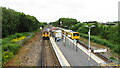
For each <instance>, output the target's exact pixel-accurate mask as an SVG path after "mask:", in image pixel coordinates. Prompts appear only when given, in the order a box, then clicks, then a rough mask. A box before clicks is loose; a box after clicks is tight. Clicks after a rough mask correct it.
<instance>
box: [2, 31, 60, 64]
mask: <svg viewBox="0 0 120 68" xmlns="http://www.w3.org/2000/svg"><path fill="white" fill-rule="evenodd" d="M41 33H42V31H41V32H38V33H36V34H35V37H33V38H32V39H30V40H28V41H27V42H26V43H25V44H24V45H23V46H22V47H21V48H20V49H19V51H18V53H17V54H16V55H15V56H14V57H13V58H12V59H11V60H9V61H8V62H6V64H4V65H3V66H60V64H59V62H58V59H57V57H56V55H55V53H54V51H53V48H52V46H51V44H50V42H49V40H43V39H42V37H41Z"/></svg>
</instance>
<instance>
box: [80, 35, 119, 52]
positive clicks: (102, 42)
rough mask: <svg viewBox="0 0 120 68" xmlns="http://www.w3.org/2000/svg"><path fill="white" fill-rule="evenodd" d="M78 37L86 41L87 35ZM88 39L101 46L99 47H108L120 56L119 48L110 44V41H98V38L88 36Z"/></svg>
mask: <svg viewBox="0 0 120 68" xmlns="http://www.w3.org/2000/svg"><path fill="white" fill-rule="evenodd" d="M80 36H81V37H83V38H87V39H88V35H86V34H80ZM90 39H91V41H93V42H95V43H98V44H101V45H105V46H107V47H109V48H110V49H112V50H113V51H114V52H116V53H117V54H120V47H119V46H118V45H114V44H112V43H110V41H107V40H105V39H100V38H99V37H96V36H90Z"/></svg>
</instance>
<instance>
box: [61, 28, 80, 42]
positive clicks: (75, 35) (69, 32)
mask: <svg viewBox="0 0 120 68" xmlns="http://www.w3.org/2000/svg"><path fill="white" fill-rule="evenodd" d="M61 30H62V33H63V34H64V35H65V36H67V37H70V38H71V39H76V40H79V39H80V33H79V32H75V31H72V30H67V29H61Z"/></svg>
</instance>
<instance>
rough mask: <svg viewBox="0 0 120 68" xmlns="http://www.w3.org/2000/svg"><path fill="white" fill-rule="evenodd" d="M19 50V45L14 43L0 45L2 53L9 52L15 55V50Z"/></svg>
mask: <svg viewBox="0 0 120 68" xmlns="http://www.w3.org/2000/svg"><path fill="white" fill-rule="evenodd" d="M19 48H20V45H18V44H15V43H7V44H5V45H2V49H3V51H11V52H13V54H16V52H17V50H18V49H19Z"/></svg>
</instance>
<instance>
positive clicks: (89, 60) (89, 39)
mask: <svg viewBox="0 0 120 68" xmlns="http://www.w3.org/2000/svg"><path fill="white" fill-rule="evenodd" d="M85 27H87V28H89V31H88V36H89V38H88V52H89V58H88V60H89V61H90V58H91V50H90V31H91V28H92V27H95V25H92V26H88V25H85Z"/></svg>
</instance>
